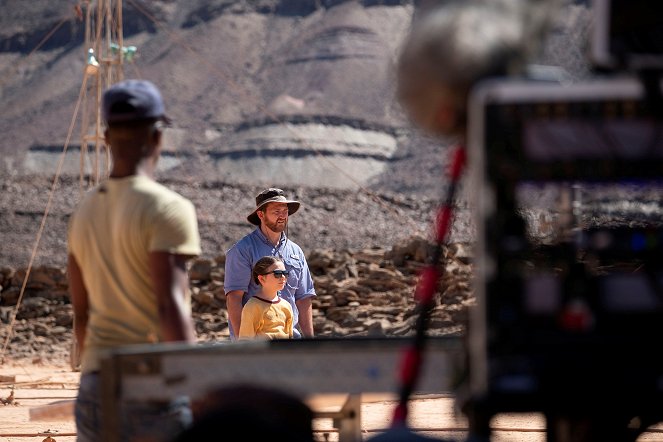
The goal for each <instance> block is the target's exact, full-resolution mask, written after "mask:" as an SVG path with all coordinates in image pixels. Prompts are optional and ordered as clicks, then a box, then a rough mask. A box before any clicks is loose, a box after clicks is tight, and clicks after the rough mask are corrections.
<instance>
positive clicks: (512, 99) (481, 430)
mask: <svg viewBox="0 0 663 442" xmlns="http://www.w3.org/2000/svg"><path fill="white" fill-rule="evenodd" d="M658 87H659V93H660V83H658ZM470 112H471V113H470V142H469V146H468V148H469V152H468V154H469V163H470V164H471V165H472V166H473V171H474V175H473V177H474V178H475V179H476V181H477V183H478V185H479V186H480V187H479V189H480V191H479V192H477V193H478V194H479V195H480V196H479V199H480V200H479V201H478V202H477V212H478V214H477V215H478V216H477V220H478V221H477V222H478V232H477V236H478V251H477V258H478V260H477V267H478V268H477V278H476V296H477V308H476V310H475V311H474V316H473V318H472V322H471V326H470V333H471V335H470V350H469V356H470V364H469V366H470V378H471V381H470V387H471V390H472V398H473V399H472V400H471V402H472V404H471V406H470V407H469V408H470V412H471V415H472V417H473V419H471V422H473V426H474V428H473V429H472V431H473V432H474V433H475V436H476V437H480V436H485V437H488V436H489V434H490V430H489V420H490V417H492V416H493V415H495V414H497V413H499V412H517V411H538V412H542V413H544V414H545V416H546V420H547V431H548V440H549V441H575V440H582V441H587V440H590V441H594V440H596V441H599V440H601V441H605V440H611V441H616V440H635V438H636V437H637V435H638V434H641V433H642V432H643V431H644V430H645V429H646V428H647V427H648V426H649V425H651V424H653V423H656V422H660V421H662V420H663V360H662V358H660V357H658V355H657V351H656V349H657V348H658V347H659V345H660V343H659V340H660V338H661V336H663V260H661V258H660V256H661V254H662V253H663V213H660V212H658V211H657V210H659V208H658V206H656V210H649V209H646V210H645V209H642V210H640V212H641V213H640V214H639V215H638V216H637V217H634V216H631V215H632V213H630V212H628V211H627V212H624V210H622V212H621V213H620V214H619V216H618V217H617V218H619V219H617V220H615V219H614V218H615V217H614V216H612V215H611V210H612V209H610V207H609V206H610V204H612V203H614V202H615V201H618V200H620V199H621V200H622V201H623V199H624V198H627V197H628V196H632V195H637V194H644V195H646V197H647V198H649V199H650V200H651V198H652V195H654V197H653V198H654V200H653V202H652V201H649V202H650V203H652V204H654V205H657V204H659V203H663V197H661V193H660V190H661V189H663V118H661V115H660V114H659V113H658V110H657V109H655V108H654V107H652V106H651V100H649V99H648V97H647V88H645V87H644V86H643V85H642V83H641V81H639V80H638V79H637V78H620V79H604V80H598V81H594V82H588V83H583V84H574V85H569V86H560V85H556V84H542V83H534V82H527V81H507V80H501V81H497V80H496V81H493V82H489V83H485V84H483V85H481V86H480V87H478V88H477V89H476V90H475V92H474V94H473V96H472V99H471V101H470ZM571 185H573V186H579V188H580V189H583V190H584V191H585V193H587V194H588V195H589V198H591V199H592V201H593V204H594V209H592V210H594V211H595V212H596V213H594V214H593V218H592V217H587V219H583V218H580V219H578V216H577V215H578V213H576V216H577V219H578V225H575V226H571V227H573V229H572V230H571V231H570V233H571V234H569V235H560V236H559V237H558V238H557V240H556V241H547V242H545V241H541V240H540V238H537V232H536V231H534V230H536V229H535V228H533V227H532V222H531V220H530V221H528V218H527V217H526V215H527V204H525V203H524V202H523V200H527V199H528V198H529V200H530V202H531V201H534V202H535V203H538V204H539V205H541V204H542V203H541V202H540V201H537V200H540V199H541V198H543V195H544V194H545V191H547V189H549V188H550V187H551V186H552V187H553V189H557V190H558V191H559V192H561V193H563V192H565V191H566V189H568V188H569V186H571ZM611 192H612V193H614V194H616V195H617V197H616V198H614V199H613V201H610V200H609V198H607V197H606V196H605V195H609V194H611ZM657 192H658V193H657ZM625 194H626V195H628V196H627V197H625V196H624V195H625ZM656 195H658V197H655V196H656ZM589 198H588V199H589ZM643 198H644V197H643ZM656 198H659V199H660V200H659V199H656ZM644 204H645V202H643V203H641V204H640V206H642V205H644ZM628 206H629V207H630V208H631V209H629V210H633V211H635V212H637V211H638V210H639V206H638V203H637V201H630V202H629V205H628ZM550 209H551V210H552V213H553V214H555V212H554V211H555V209H554V208H550ZM548 212H550V210H548ZM576 212H577V211H576ZM612 212H614V210H613V211H612ZM557 215H559V216H561V215H563V213H558V214H557ZM611 216H612V218H613V219H611ZM636 221H637V223H636Z"/></svg>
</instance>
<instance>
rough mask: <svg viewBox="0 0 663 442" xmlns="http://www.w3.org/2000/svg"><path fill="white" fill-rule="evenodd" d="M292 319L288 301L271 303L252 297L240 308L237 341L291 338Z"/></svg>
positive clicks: (280, 300)
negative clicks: (240, 317) (240, 316)
mask: <svg viewBox="0 0 663 442" xmlns="http://www.w3.org/2000/svg"><path fill="white" fill-rule="evenodd" d="M292 318H293V313H292V307H291V306H290V304H289V303H288V301H285V300H284V299H282V298H279V299H278V301H274V302H272V301H266V300H264V299H261V298H258V297H257V296H254V297H252V298H251V299H249V301H248V302H247V303H246V304H245V305H244V307H242V320H241V322H240V326H239V339H250V338H256V337H261V338H269V339H277V338H280V339H284V338H285V339H287V338H292Z"/></svg>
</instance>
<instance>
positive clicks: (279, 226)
mask: <svg viewBox="0 0 663 442" xmlns="http://www.w3.org/2000/svg"><path fill="white" fill-rule="evenodd" d="M263 222H264V223H265V226H266V227H267V228H268V229H269V230H271V231H272V232H276V233H281V232H283V231H284V230H285V228H286V226H287V225H288V222H287V221H286V222H283V223H279V222H278V221H269V220H267V219H265V220H263Z"/></svg>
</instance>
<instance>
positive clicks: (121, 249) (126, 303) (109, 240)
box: [68, 176, 200, 373]
mask: <svg viewBox="0 0 663 442" xmlns="http://www.w3.org/2000/svg"><path fill="white" fill-rule="evenodd" d="M68 248H69V253H71V254H72V255H73V256H74V257H75V258H76V261H77V263H78V266H79V267H80V269H81V273H82V275H83V282H84V284H85V288H86V289H87V292H88V299H89V322H88V328H87V333H86V339H85V350H84V354H83V355H82V369H81V371H82V372H83V373H86V372H90V371H94V370H98V369H99V368H100V366H99V362H100V358H101V357H103V352H104V351H106V350H108V349H112V348H114V347H118V346H122V345H130V344H144V343H150V342H155V341H159V340H160V330H159V316H158V311H157V300H156V297H155V295H154V292H153V289H152V283H151V279H150V273H149V254H150V252H156V251H163V252H169V253H173V254H182V255H199V254H200V237H199V234H198V223H197V218H196V212H195V208H194V206H193V204H192V203H191V202H190V201H189V200H187V199H186V198H184V197H182V196H181V195H179V194H177V193H175V192H173V191H171V190H169V189H167V188H166V187H164V186H162V185H161V184H159V183H157V182H155V181H153V180H151V179H149V178H147V177H143V176H131V177H126V178H115V179H109V180H107V181H105V182H103V183H102V184H100V185H99V186H97V187H96V188H94V189H93V190H91V191H90V192H89V193H88V194H87V195H86V196H85V198H84V199H83V201H82V202H81V204H80V206H79V207H78V209H77V210H76V211H75V213H74V214H73V215H72V217H71V220H70V221H69V230H68ZM186 303H187V306H188V308H189V309H190V308H191V306H190V298H189V294H188V293H187V299H186Z"/></svg>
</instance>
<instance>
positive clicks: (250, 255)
mask: <svg viewBox="0 0 663 442" xmlns="http://www.w3.org/2000/svg"><path fill="white" fill-rule="evenodd" d="M263 256H278V257H279V258H281V259H282V260H283V263H284V264H285V269H286V270H287V271H288V272H289V274H288V281H287V282H286V285H285V287H284V288H283V290H281V292H280V295H281V297H282V298H283V299H285V300H286V301H288V302H289V303H290V305H291V306H292V311H293V313H294V323H293V328H294V336H295V337H296V338H301V332H300V331H299V328H298V325H299V311H298V310H297V305H296V304H295V301H298V300H300V299H305V298H308V297H311V296H315V288H314V287H313V278H312V277H311V272H310V271H309V268H308V264H307V263H306V257H305V256H304V252H303V251H302V249H301V247H299V246H298V245H297V244H295V243H294V242H292V241H290V240H289V239H288V238H287V237H286V235H285V233H282V234H281V239H280V241H279V243H278V244H277V245H276V246H275V245H274V244H272V243H271V242H270V241H269V239H267V237H266V236H265V235H264V234H263V233H262V231H261V230H260V228H257V229H255V230H254V231H253V232H251V233H249V234H248V235H246V236H245V237H244V238H242V239H240V240H239V241H238V242H237V243H236V244H235V245H234V246H232V247H231V248H230V250H228V251H227V252H226V267H225V270H226V274H225V278H224V284H223V285H224V290H225V292H226V294H227V293H228V292H231V291H233V290H241V291H243V292H244V296H243V297H242V305H244V304H246V302H247V301H248V300H249V298H251V296H253V295H254V294H255V293H257V292H259V291H260V285H258V284H256V283H255V282H254V281H253V278H252V276H251V272H252V269H253V266H254V264H255V263H256V262H257V261H258V260H259V259H260V258H262V257H263ZM229 327H230V336H234V332H233V330H232V326H230V324H229Z"/></svg>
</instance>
